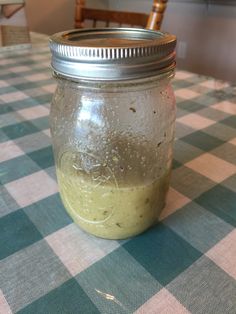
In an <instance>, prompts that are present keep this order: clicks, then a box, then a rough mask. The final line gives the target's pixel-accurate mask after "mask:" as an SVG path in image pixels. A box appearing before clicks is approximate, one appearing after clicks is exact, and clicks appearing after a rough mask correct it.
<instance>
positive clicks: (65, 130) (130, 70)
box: [50, 28, 176, 239]
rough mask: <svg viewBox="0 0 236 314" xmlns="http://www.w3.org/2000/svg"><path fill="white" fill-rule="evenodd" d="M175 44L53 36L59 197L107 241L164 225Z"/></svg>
mask: <svg viewBox="0 0 236 314" xmlns="http://www.w3.org/2000/svg"><path fill="white" fill-rule="evenodd" d="M175 44H176V39H175V37H174V36H172V35H169V34H164V33H161V32H154V31H149V30H143V29H128V28H126V29H122V28H120V29H118V28H117V29H114V28H113V29H109V28H106V29H89V30H76V31H71V32H64V33H58V34H55V35H53V36H52V37H51V41H50V47H51V51H52V68H53V70H54V76H55V77H56V79H57V81H58V86H57V89H56V92H55V95H54V97H53V101H52V106H51V114H50V124H51V134H52V141H53V151H54V157H55V164H56V173H57V179H58V185H59V191H60V195H61V199H62V201H63V204H64V206H65V208H66V210H67V212H68V213H69V215H70V216H71V217H72V218H73V220H74V221H75V222H76V223H77V224H78V225H79V226H80V227H81V228H82V229H84V230H86V231H87V232H89V233H91V234H94V235H96V236H99V237H103V238H108V239H123V238H127V237H130V236H134V235H137V234H139V233H141V232H143V231H144V230H146V229H147V228H149V227H150V226H152V225H153V224H154V223H156V222H157V220H158V217H159V215H160V212H161V210H162V209H163V207H164V205H165V199H166V193H167V190H168V186H169V179H170V171H171V163H172V151H173V139H174V122H175V98H174V94H173V91H172V88H171V85H170V79H171V78H172V77H173V75H174V68H175V60H174V59H175V54H174V48H175Z"/></svg>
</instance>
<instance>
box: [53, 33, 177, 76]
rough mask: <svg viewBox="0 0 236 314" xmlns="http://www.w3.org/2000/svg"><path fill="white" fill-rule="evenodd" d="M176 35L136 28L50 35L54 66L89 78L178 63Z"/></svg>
mask: <svg viewBox="0 0 236 314" xmlns="http://www.w3.org/2000/svg"><path fill="white" fill-rule="evenodd" d="M175 46H176V37H175V36H174V35H171V34H167V33H162V32H159V31H151V30H146V29H136V28H101V29H94V28H93V29H79V30H72V31H67V32H61V33H57V34H54V35H53V36H51V38H50V49H51V52H52V68H53V70H54V71H55V72H56V73H58V74H61V75H63V76H67V77H71V78H81V79H88V80H106V81H111V80H127V79H133V78H141V77H148V76H153V75H157V74H159V73H163V72H166V71H169V70H170V69H173V68H174V67H175V51H174V49H175Z"/></svg>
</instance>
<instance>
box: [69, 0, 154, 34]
mask: <svg viewBox="0 0 236 314" xmlns="http://www.w3.org/2000/svg"><path fill="white" fill-rule="evenodd" d="M148 17H149V16H148V15H147V14H144V13H136V12H123V11H112V10H99V9H90V8H86V7H85V0H76V11H75V27H76V28H83V27H84V22H85V20H92V21H93V27H96V26H97V22H98V21H99V22H105V26H106V27H108V26H110V24H111V23H115V24H118V25H119V27H120V26H123V25H129V26H140V27H142V28H145V27H146V25H147V22H148Z"/></svg>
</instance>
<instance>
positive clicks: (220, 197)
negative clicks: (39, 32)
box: [0, 44, 236, 314]
mask: <svg viewBox="0 0 236 314" xmlns="http://www.w3.org/2000/svg"><path fill="white" fill-rule="evenodd" d="M49 60H50V55H49V51H48V48H47V45H46V44H40V45H36V46H34V47H33V49H32V50H31V51H28V52H27V51H26V52H18V53H17V52H15V53H8V54H6V53H5V54H2V55H1V57H0V126H1V129H0V184H1V185H0V217H1V218H0V288H1V290H0V313H1V314H7V313H22V314H23V313H33V314H36V313H40V314H41V313H42V314H54V313H55V314H58V313H66V314H76V313H82V314H92V313H111V314H114V313H126V314H127V313H137V314H141V313H142V314H149V313H154V314H159V313H160V314H161V313H165V314H180V313H181V314H183V313H184V314H185V313H196V314H198V313H207V314H209V313H214V314H223V313H224V314H235V313H236V245H235V243H236V230H235V226H236V88H235V86H233V85H230V84H227V83H224V82H219V81H216V80H214V79H212V78H208V77H204V76H199V75H195V74H193V73H189V72H184V71H177V74H176V77H175V79H174V81H173V85H174V89H175V93H176V97H177V106H178V112H177V122H176V142H175V152H174V163H173V173H172V180H171V188H170V191H169V194H168V201H167V206H166V208H165V210H164V212H163V213H162V216H161V222H160V223H159V224H158V225H157V226H156V227H154V228H152V229H150V230H149V231H147V232H146V233H144V234H142V235H140V236H138V237H135V238H133V239H130V240H126V241H109V240H102V239H98V238H95V237H93V236H90V235H88V234H86V233H84V232H83V231H81V230H80V229H79V228H78V227H77V226H75V225H74V224H73V223H72V221H71V219H70V218H69V216H68V215H67V214H66V212H65V210H64V208H63V205H62V203H61V201H60V198H59V194H58V190H57V183H56V179H55V171H54V161H53V156H52V148H51V139H50V132H49V124H48V114H49V107H50V100H51V97H52V93H53V91H54V89H55V82H54V81H53V80H52V79H51V72H50V68H49Z"/></svg>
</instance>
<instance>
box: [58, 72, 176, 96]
mask: <svg viewBox="0 0 236 314" xmlns="http://www.w3.org/2000/svg"><path fill="white" fill-rule="evenodd" d="M174 75H175V69H171V70H170V71H168V72H165V73H161V74H158V75H155V76H150V77H145V78H139V79H132V80H120V81H102V80H100V81H98V80H84V79H75V78H73V77H65V76H62V75H61V74H58V73H56V72H53V76H54V78H55V79H56V80H58V82H59V84H65V85H70V87H72V88H76V89H77V88H87V89H95V90H96V89H97V90H98V89H99V90H101V89H102V90H106V91H108V90H109V89H111V90H112V91H114V90H116V89H117V90H120V89H124V90H126V89H128V90H132V89H134V90H136V89H137V88H138V89H139V90H141V89H142V88H143V89H147V88H153V87H156V86H161V85H166V84H168V83H169V82H170V80H171V79H172V78H173V77H174Z"/></svg>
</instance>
